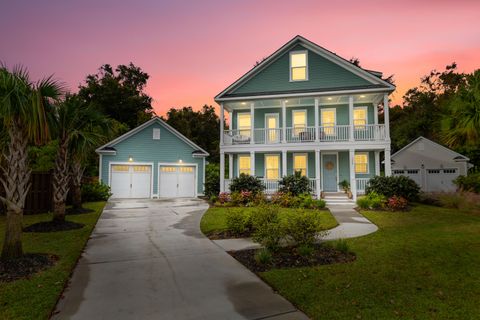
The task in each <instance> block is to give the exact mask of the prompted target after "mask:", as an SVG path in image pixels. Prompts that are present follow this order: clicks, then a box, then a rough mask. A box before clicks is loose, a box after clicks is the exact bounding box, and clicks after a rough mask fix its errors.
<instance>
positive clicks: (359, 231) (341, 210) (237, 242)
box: [214, 205, 378, 251]
mask: <svg viewBox="0 0 480 320" xmlns="http://www.w3.org/2000/svg"><path fill="white" fill-rule="evenodd" d="M328 208H329V209H330V212H331V213H332V215H333V217H334V218H335V219H336V220H337V222H338V226H336V227H335V228H333V229H331V230H329V232H328V234H327V235H325V236H323V237H318V240H319V241H329V240H338V239H347V238H356V237H360V236H364V235H367V234H370V233H373V232H375V231H377V230H378V227H377V226H376V225H374V224H373V223H371V222H370V220H368V219H367V218H365V217H364V216H362V215H361V214H360V213H358V212H357V211H356V210H355V209H354V208H355V206H354V205H331V206H329V207H328ZM214 242H215V243H216V244H218V245H219V246H221V247H222V248H223V249H224V250H225V251H236V250H246V249H252V248H259V247H260V245H259V244H258V243H256V242H253V241H252V240H251V239H224V240H214Z"/></svg>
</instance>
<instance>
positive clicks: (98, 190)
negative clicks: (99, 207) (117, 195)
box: [82, 182, 112, 201]
mask: <svg viewBox="0 0 480 320" xmlns="http://www.w3.org/2000/svg"><path fill="white" fill-rule="evenodd" d="M111 195H112V193H111V192H110V187H109V186H107V185H106V184H103V183H101V182H92V183H86V184H83V185H82V200H83V201H107V200H108V198H110V196H111Z"/></svg>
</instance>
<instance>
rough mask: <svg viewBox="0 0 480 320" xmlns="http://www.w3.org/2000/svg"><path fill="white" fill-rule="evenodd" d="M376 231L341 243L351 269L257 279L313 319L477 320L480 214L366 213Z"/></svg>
mask: <svg viewBox="0 0 480 320" xmlns="http://www.w3.org/2000/svg"><path fill="white" fill-rule="evenodd" d="M363 214H364V215H365V216H366V217H367V218H368V219H370V220H371V221H373V222H374V223H375V224H376V225H378V226H379V228H380V230H379V231H378V232H376V233H374V234H371V235H369V236H366V237H361V238H356V239H349V240H346V241H347V243H348V246H349V248H350V249H351V250H352V251H353V252H355V253H356V255H357V260H356V261H355V262H353V263H349V264H338V265H328V266H319V267H311V268H299V269H286V270H278V269H277V270H271V271H268V272H264V273H261V274H260V276H261V277H262V278H263V279H264V280H265V281H267V282H268V283H269V284H270V285H272V286H273V287H274V288H275V289H276V290H278V291H279V292H280V293H281V294H282V295H283V296H285V297H286V298H287V299H289V300H290V301H292V302H293V303H294V304H296V305H297V306H298V307H299V308H300V309H302V310H303V311H305V312H306V313H307V315H309V316H310V317H311V318H312V319H479V318H480V304H479V303H478V301H479V297H480V268H479V266H480V237H479V234H480V215H479V214H475V213H472V212H467V211H460V210H454V209H443V208H438V207H433V206H425V205H419V206H416V207H415V208H414V209H413V210H412V211H410V212H397V213H392V212H380V211H376V212H373V211H367V212H363Z"/></svg>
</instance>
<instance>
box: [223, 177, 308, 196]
mask: <svg viewBox="0 0 480 320" xmlns="http://www.w3.org/2000/svg"><path fill="white" fill-rule="evenodd" d="M260 180H261V181H262V182H263V184H264V185H265V194H273V193H275V192H277V191H278V190H279V189H280V180H275V179H260ZM231 183H232V180H231V179H225V182H224V190H225V191H226V192H230V184H231ZM309 185H310V189H311V190H312V194H316V191H317V188H316V186H317V180H316V179H315V178H310V179H309Z"/></svg>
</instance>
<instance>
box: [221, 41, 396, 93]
mask: <svg viewBox="0 0 480 320" xmlns="http://www.w3.org/2000/svg"><path fill="white" fill-rule="evenodd" d="M299 44H300V45H302V46H303V47H305V48H306V49H308V50H311V51H312V52H314V53H316V54H318V55H319V56H321V57H323V58H325V59H327V60H329V61H331V62H333V63H335V64H337V65H339V66H341V67H343V68H345V69H346V70H347V71H350V72H351V73H353V74H355V75H357V76H359V77H361V78H363V79H365V80H367V81H368V82H369V83H371V85H367V86H363V87H358V86H355V87H338V88H328V90H327V89H325V88H323V89H322V88H319V89H318V90H303V91H304V92H308V91H310V92H313V93H315V92H318V93H321V92H324V93H325V92H330V91H349V90H359V89H363V90H364V89H376V90H383V91H393V90H395V86H394V85H392V84H391V83H389V82H387V81H385V80H383V79H381V75H382V74H381V73H380V72H378V71H372V70H366V69H363V68H361V67H359V66H357V65H355V64H353V63H351V62H350V61H348V60H346V59H344V58H342V57H340V56H338V55H336V54H335V53H333V52H331V51H329V50H327V49H325V48H323V47H321V46H319V45H317V44H315V43H313V42H311V41H309V40H307V39H305V38H304V37H302V36H300V35H297V36H295V37H294V38H293V39H292V40H290V41H289V42H287V43H286V44H284V45H283V46H282V47H280V48H279V49H278V50H276V51H275V52H274V53H272V54H271V55H270V56H268V57H267V58H266V59H265V60H263V61H262V62H260V63H259V64H258V65H256V66H254V67H253V68H252V69H250V70H249V71H248V72H247V73H245V74H244V75H243V76H242V77H240V78H239V79H238V80H236V81H235V82H234V83H232V84H231V85H230V86H228V87H227V88H226V89H225V90H223V91H222V92H220V93H219V94H218V95H217V96H215V101H224V100H232V99H235V98H239V97H243V98H245V95H241V94H234V93H233V91H234V90H236V89H237V88H239V87H240V86H242V85H243V84H245V83H246V82H248V81H249V80H250V79H252V78H253V77H254V76H255V75H257V74H259V73H260V72H261V71H263V70H265V69H266V68H267V67H268V66H270V65H271V64H272V63H273V62H275V61H276V60H277V59H278V58H280V57H281V56H282V55H283V54H284V53H286V52H288V51H289V50H290V49H292V48H294V47H295V46H296V45H299ZM293 91H297V92H293ZM293 91H292V92H289V91H283V92H275V93H271V94H272V95H273V94H275V95H277V94H278V95H288V94H298V90H293ZM300 91H302V90H300ZM267 94H269V93H268V92H258V93H255V94H248V96H261V95H267Z"/></svg>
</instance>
